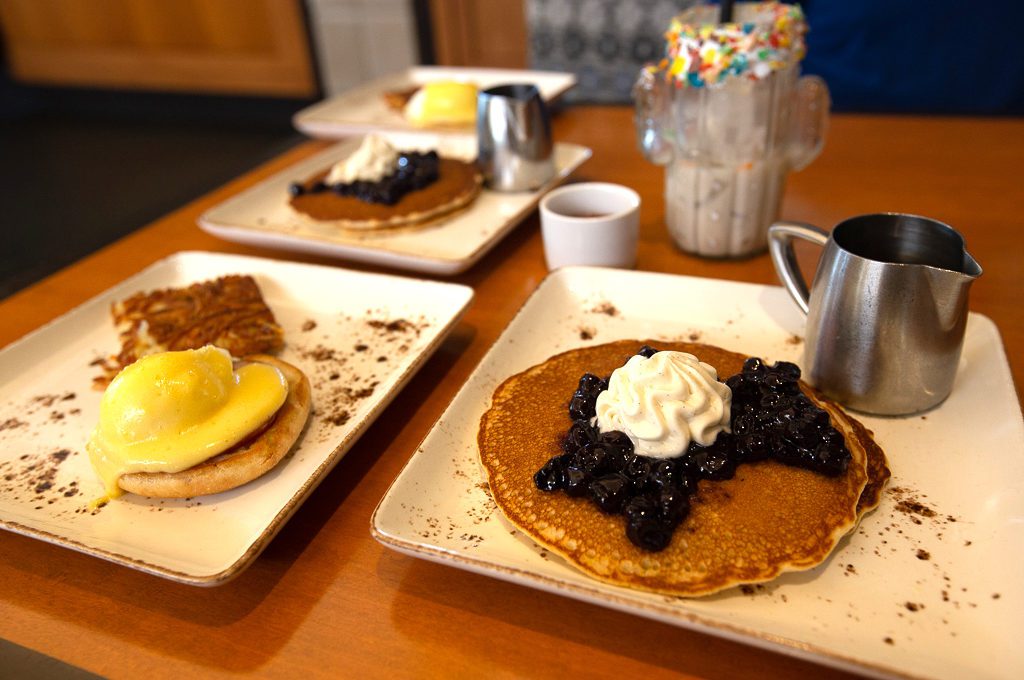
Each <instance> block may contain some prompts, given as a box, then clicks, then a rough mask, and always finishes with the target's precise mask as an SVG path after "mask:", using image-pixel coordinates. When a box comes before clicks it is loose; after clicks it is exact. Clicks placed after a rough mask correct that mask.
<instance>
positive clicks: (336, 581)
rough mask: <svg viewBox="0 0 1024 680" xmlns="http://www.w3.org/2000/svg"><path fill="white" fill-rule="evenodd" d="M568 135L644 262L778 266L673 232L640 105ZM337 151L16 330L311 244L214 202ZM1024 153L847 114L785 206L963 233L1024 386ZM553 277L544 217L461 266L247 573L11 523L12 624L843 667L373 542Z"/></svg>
mask: <svg viewBox="0 0 1024 680" xmlns="http://www.w3.org/2000/svg"><path fill="white" fill-rule="evenodd" d="M555 135H556V138H557V139H558V140H560V141H571V142H577V143H580V144H584V145H587V146H589V147H591V148H592V149H593V150H594V157H593V159H592V160H590V161H589V162H588V163H587V164H586V165H585V166H584V167H583V168H582V169H581V171H580V172H578V173H577V178H578V179H595V180H604V181H610V182H619V183H622V184H627V185H629V186H632V187H634V188H636V189H637V190H638V191H639V192H640V194H641V196H642V198H643V209H642V217H641V223H642V227H641V241H640V251H639V263H638V268H639V269H643V270H650V271H659V272H671V273H680V274H690V275H696V276H706V277H715V278H722V279H734V280H743V281H751V282H756V283H766V284H771V283H775V282H776V279H775V274H774V271H773V269H772V266H771V263H770V261H769V259H768V257H767V256H766V255H761V256H759V257H756V258H754V259H750V260H744V261H729V262H719V261H709V260H702V259H698V258H695V257H690V256H687V255H684V254H682V253H680V252H679V251H677V250H676V249H675V248H674V247H673V246H672V244H671V242H670V240H669V236H668V234H667V232H666V230H665V227H664V223H663V215H664V204H663V199H662V171H661V169H659V168H656V167H654V166H652V165H650V164H648V163H646V162H645V161H643V159H642V158H641V157H640V155H639V153H638V152H637V151H636V150H635V147H634V144H633V140H632V120H631V111H630V110H629V109H627V108H621V107H589V108H576V109H568V110H566V111H564V112H562V113H561V114H560V115H559V116H558V117H557V118H556V121H555ZM324 146H325V144H324V143H322V142H308V143H305V144H302V145H300V146H298V147H297V148H295V149H294V150H291V151H289V152H288V153H285V154H283V155H282V156H281V157H279V158H277V159H275V160H274V161H272V162H270V163H268V164H266V165H265V166H263V167H260V168H258V169H256V170H255V171H253V172H251V173H249V174H247V175H245V176H244V177H241V178H239V179H238V180H236V181H234V182H232V183H230V184H228V185H227V186H225V187H222V188H221V189H218V190H217V191H215V192H213V193H211V194H210V195H208V196H205V197H203V198H201V199H199V200H197V201H195V202H193V203H191V204H189V205H187V206H185V207H183V208H181V209H180V210H178V211H176V212H174V213H172V214H170V215H168V216H167V217H165V218H163V219H161V220H159V221H157V222H155V223H153V224H151V225H149V226H147V227H145V228H143V229H140V230H139V231H138V232H136V233H134V234H132V235H130V236H128V237H127V238H125V239H123V240H121V241H119V242H117V243H115V244H113V245H111V246H110V247H108V248H105V249H104V250H102V251H100V252H98V253H96V254H94V255H93V256H91V257H88V258H86V259H84V260H82V261H81V262H79V263H78V264H76V265H74V266H72V267H69V268H68V269H66V270H64V271H62V272H60V273H58V274H56V275H54V276H52V277H50V278H49V279H47V280H45V281H43V282H41V283H39V284H38V285H36V286H33V287H32V288H30V289H28V290H25V291H23V292H21V293H19V294H17V295H15V296H13V297H11V298H9V299H8V300H5V301H4V302H3V303H0V318H3V319H4V321H3V324H0V345H6V344H7V343H9V342H11V341H13V340H16V339H17V338H19V337H21V336H22V335H23V334H25V333H27V332H29V331H31V330H32V329H34V328H36V327H38V326H39V325H41V324H43V323H45V322H47V321H49V320H50V319H52V318H54V317H55V316H57V315H58V314H60V313H62V312H65V311H67V310H69V309H71V308H73V307H74V306H76V305H78V304H79V303H81V302H83V301H85V300H87V299H88V298H90V297H92V296H93V295H95V294H97V293H100V292H102V291H103V290H105V289H106V288H108V287H110V286H112V285H113V284H115V283H117V282H118V281H120V280H122V279H124V278H125V277H127V276H129V275H131V274H134V273H136V272H138V271H139V270H141V269H143V268H144V267H146V266H147V265H149V264H150V263H152V262H154V261H156V260H158V259H160V258H163V257H164V256H166V255H169V254H171V253H174V252H176V251H180V250H186V249H191V250H210V251H220V252H235V253H245V254H253V255H261V256H266V257H274V258H282V259H284V258H288V257H293V256H289V255H286V254H283V253H278V252H271V251H262V250H257V249H253V248H244V247H240V246H236V245H233V244H230V243H226V242H223V241H219V240H217V239H215V238H213V237H211V236H208V235H206V234H205V233H203V232H202V231H200V230H199V229H198V228H197V227H196V226H195V222H196V218H197V217H198V216H199V215H200V214H201V213H202V212H203V211H204V210H206V209H207V208H209V207H211V206H213V205H215V204H217V203H219V202H221V201H223V200H224V199H226V198H227V197H229V196H231V195H233V194H235V193H237V192H239V191H240V190H242V189H243V188H245V187H248V186H250V185H251V184H253V183H254V182H256V181H258V180H260V179H261V178H264V177H267V176H268V175H270V174H272V173H273V172H275V171H277V170H280V169H282V168H285V167H287V166H289V165H291V164H293V163H295V162H296V161H298V160H300V159H302V158H304V157H307V156H309V155H310V154H312V153H314V152H316V151H317V150H319V149H322V148H323V147H324ZM1022 157H1024V121H1021V120H983V119H947V118H938V119H923V118H896V117H869V116H835V117H834V119H833V123H832V128H831V132H830V133H829V138H828V142H827V145H826V148H825V151H824V153H823V154H822V155H821V157H820V158H819V159H818V160H817V161H816V162H815V163H814V164H812V165H811V166H810V167H809V168H808V169H807V170H804V171H803V172H800V173H796V174H794V175H793V176H792V177H791V178H790V181H789V185H788V189H787V192H786V198H785V203H784V205H783V211H782V213H783V216H784V217H785V218H787V219H794V220H801V221H807V222H811V223H815V224H819V225H822V226H827V225H832V224H835V223H836V222H837V221H839V220H840V219H842V218H844V217H847V216H851V215H855V214H860V213H867V212H876V211H888V210H892V211H901V212H910V213H918V214H923V215H928V216H931V217H935V218H938V219H940V220H943V221H945V222H947V223H949V224H952V225H954V226H955V227H956V228H958V229H959V230H961V231H962V233H963V234H964V235H965V237H966V239H967V243H968V246H969V248H970V250H971V252H972V253H973V254H974V255H975V257H976V258H977V259H978V261H979V262H980V263H981V265H982V266H983V267H984V269H985V274H984V276H983V277H982V278H981V279H980V280H979V281H978V282H977V283H976V284H975V286H974V287H973V289H972V292H971V308H972V310H973V311H976V312H980V313H982V314H985V315H987V316H989V317H990V318H992V319H993V320H994V321H995V323H996V324H997V326H998V327H999V329H1000V331H1001V333H1002V337H1003V341H1004V343H1005V345H1006V350H1007V354H1008V355H1009V357H1010V364H1011V366H1012V370H1013V376H1014V379H1015V382H1016V383H1017V384H1018V385H1020V384H1021V379H1022V377H1024V373H1022V371H1024V358H1022V357H1024V311H1022V305H1021V302H1020V300H1019V291H1018V288H1019V283H1020V271H1021V268H1020V257H1021V255H1020V253H1021V252H1022V251H1024V224H1022V219H1021V209H1022V208H1024V205H1022V202H1021V191H1020V184H1019V163H1020V159H1021V158H1022ZM802 257H803V258H804V259H809V258H813V253H810V252H808V253H805V254H803V255H802ZM293 259H300V260H304V261H310V262H323V263H328V264H330V262H327V261H325V260H317V259H316V258H311V257H297V256H295V257H294V258H293ZM335 264H336V263H335ZM344 266H346V267H354V268H360V269H363V268H364V267H359V266H358V265H350V264H345V265H344ZM366 269H372V268H366ZM545 274H546V271H545V267H544V261H543V252H542V247H541V240H540V235H539V229H538V221H537V216H536V215H535V214H534V215H532V216H531V217H529V218H528V219H527V220H526V221H525V223H524V224H522V225H521V226H520V227H519V228H518V229H516V231H515V232H514V233H512V234H511V235H510V236H509V237H508V238H506V239H505V240H504V241H503V242H502V243H500V244H499V245H498V246H497V247H496V248H495V249H494V251H492V252H491V253H490V254H489V255H488V256H486V257H485V258H484V259H483V260H482V261H481V262H480V263H479V264H477V265H476V266H475V267H474V268H473V269H471V270H470V271H469V272H467V273H465V274H463V275H461V276H458V277H456V278H455V280H457V281H459V282H461V283H465V284H468V285H470V286H472V287H473V288H474V289H475V290H476V298H475V300H474V302H473V303H472V305H471V307H470V308H469V310H468V312H467V313H466V315H465V317H464V318H463V320H462V321H461V323H460V324H459V325H458V327H457V328H456V329H455V331H454V333H453V334H452V336H450V338H449V339H448V340H447V341H446V342H445V343H444V344H443V346H442V347H441V348H440V350H439V351H438V352H437V354H436V355H435V356H434V357H433V358H432V359H430V361H429V362H428V363H427V364H426V365H425V366H424V367H423V369H422V370H421V371H420V372H419V374H418V375H417V376H416V377H415V378H414V379H413V380H412V382H411V383H410V384H409V385H408V386H407V387H406V389H405V390H404V391H403V392H402V393H401V394H400V395H399V396H398V398H397V399H396V400H395V401H394V402H393V403H392V404H391V405H390V406H389V407H388V409H387V410H386V411H385V412H384V414H383V415H382V416H381V417H380V419H379V420H378V421H377V422H376V424H375V425H373V426H372V427H371V428H370V429H369V430H368V431H367V432H366V433H365V434H364V435H363V437H362V438H361V439H360V440H359V442H358V443H357V444H356V445H355V446H354V447H353V448H352V449H351V451H350V452H349V453H348V454H347V455H346V457H345V458H344V459H343V460H342V461H341V462H340V463H339V464H338V466H337V467H336V468H335V469H334V471H333V472H332V473H331V474H330V475H329V476H328V477H327V479H326V480H325V481H324V482H323V483H322V485H321V486H320V487H319V488H318V489H317V491H316V492H314V493H313V495H312V496H311V497H310V498H309V500H308V501H307V502H306V503H305V505H304V506H303V507H302V508H301V509H300V510H299V511H298V513H297V514H296V515H295V516H294V517H293V518H292V519H291V520H290V522H289V523H288V524H287V526H286V527H285V528H284V529H283V530H282V532H281V534H280V535H279V536H278V537H277V538H276V539H275V540H274V541H273V542H272V543H271V544H270V546H269V547H268V548H267V550H266V551H265V552H264V553H263V554H262V555H261V556H260V557H259V558H258V559H257V560H256V561H255V563H254V564H253V565H252V566H251V567H250V568H249V569H248V570H247V571H246V572H245V573H243V574H242V575H241V576H240V577H239V578H237V579H236V580H234V581H232V582H230V583H228V584H227V585H224V586H222V587H218V588H215V589H202V588H194V587H190V586H185V585H179V584H175V583H172V582H169V581H164V580H161V579H158V578H155V577H152V576H147V575H144V574H141V573H136V572H134V571H130V570H128V569H125V568H121V567H118V566H113V565H110V564H108V563H106V562H103V561H100V560H98V559H95V558H92V557H87V556H84V555H80V554H78V553H74V552H71V551H68V550H64V549H61V548H57V547H53V546H50V545H47V544H45V543H42V542H40V541H36V540H31V539H28V538H23V537H21V536H17V535H14V534H10V533H7V532H0V621H2V622H3V623H2V624H0V634H2V636H3V637H4V638H6V639H7V640H9V641H11V642H14V643H17V644H19V645H22V646H25V647H28V648H30V649H34V650H38V651H40V652H43V653H45V654H47V655H50V656H53V657H57V658H58V659H61V660H64V661H66V662H68V663H70V664H73V665H75V666H79V667H82V668H85V669H87V670H89V671H92V672H95V673H99V674H102V675H113V676H125V675H129V674H135V673H146V674H147V675H160V676H172V675H174V676H180V677H188V676H191V675H193V674H197V673H198V674H202V675H233V674H237V673H255V674H260V675H267V676H292V675H299V674H312V675H318V676H324V675H329V676H335V675H343V676H355V675H356V674H367V675H370V676H384V675H386V676H393V675H399V676H422V675H440V674H443V675H454V676H461V677H466V676H485V675H486V676H488V677H522V676H565V675H566V674H583V673H586V674H590V675H609V676H616V677H619V676H621V677H649V676H651V675H667V674H669V673H674V672H675V673H683V674H689V675H692V676H698V677H732V676H746V675H752V674H753V675H758V676H763V677H779V678H782V677H794V676H798V675H804V674H812V673H813V674H815V676H816V677H829V676H835V677H839V676H842V675H843V674H842V673H839V672H837V671H831V670H828V669H824V668H821V667H817V666H814V665H812V664H809V663H806V662H803V661H800V660H796V659H793V658H790V657H787V656H784V655H781V654H776V653H772V652H769V651H764V650H761V649H756V648H753V647H748V646H745V645H742V644H738V643H734V642H729V641H726V640H722V639H719V638H717V637H711V636H707V635H702V634H699V633H694V632H689V631H686V630H683V629H679V628H675V627H672V626H669V625H663V624H659V623H655V622H652V621H649V620H646V619H642V618H638V617H633V616H630V615H627V614H621V613H618V612H615V611H612V610H609V609H605V608H602V607H598V606H592V605H588V604H583V603H580V602H577V601H575V600H570V599H566V598H561V597H555V596H551V595H547V594H544V593H541V592H539V591H536V590H533V589H530V588H525V587H521V586H516V585H512V584H508V583H505V582H502V581H498V580H495V579H492V578H488V577H485V576H477V575H474V574H470V573H467V572H463V571H457V570H454V569H451V568H448V567H445V566H440V565H436V564H433V563H428V562H424V561H421V560H417V559H413V558H410V557H406V556H403V555H400V554H397V553H394V552H392V551H390V550H387V549H385V548H383V547H382V546H381V545H379V544H378V543H376V542H375V541H374V540H373V539H372V538H371V536H370V532H369V520H370V515H371V513H372V512H373V509H374V507H375V506H376V504H377V502H378V501H379V500H380V498H381V497H382V495H383V494H384V493H385V492H386V490H387V488H388V486H389V484H390V483H391V481H392V479H394V478H395V476H396V475H397V474H398V473H399V472H400V471H401V469H402V467H403V466H404V465H405V463H406V461H407V460H408V459H409V456H410V455H411V454H412V452H413V451H414V450H415V448H416V446H417V444H418V443H419V442H420V440H421V439H422V438H423V437H424V436H425V435H426V434H427V432H428V430H429V429H430V427H431V425H432V424H433V423H434V421H435V420H436V419H437V418H438V416H439V415H440V414H441V412H442V411H443V410H444V408H445V406H446V405H447V404H448V402H449V401H450V400H451V399H452V397H453V396H454V395H455V393H456V391H457V390H458V389H459V387H460V386H461V385H462V383H463V382H464V381H465V380H466V378H467V377H468V376H469V374H470V372H471V371H472V370H473V368H474V367H475V366H476V365H477V363H478V362H479V361H480V359H481V358H482V357H483V355H484V353H485V352H486V351H487V349H488V348H489V347H490V346H491V344H492V343H493V342H494V340H495V339H496V338H497V337H498V335H499V334H500V333H501V331H502V329H503V328H504V327H505V325H506V324H507V323H508V321H509V320H510V319H511V318H512V316H513V315H514V313H515V312H516V310H517V309H518V308H519V306H520V305H521V304H522V303H523V301H524V300H525V299H526V297H527V296H528V295H529V293H530V292H531V291H532V290H533V289H534V288H535V287H536V286H537V284H538V283H539V282H540V281H541V279H542V278H543V277H544V276H545ZM1018 394H1019V388H1018Z"/></svg>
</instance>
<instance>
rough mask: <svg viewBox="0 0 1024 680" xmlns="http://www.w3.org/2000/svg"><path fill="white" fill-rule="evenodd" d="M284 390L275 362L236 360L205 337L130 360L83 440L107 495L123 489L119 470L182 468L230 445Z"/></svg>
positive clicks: (270, 411) (263, 417) (264, 417)
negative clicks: (193, 345) (199, 343)
mask: <svg viewBox="0 0 1024 680" xmlns="http://www.w3.org/2000/svg"><path fill="white" fill-rule="evenodd" d="M287 396H288V382H287V380H285V377H284V375H282V373H281V371H279V370H278V369H277V368H275V367H274V366H270V365H267V364H262V363H250V364H243V365H241V366H239V367H237V368H236V367H235V365H234V362H233V360H232V357H231V355H230V354H229V353H228V352H227V351H226V350H223V349H220V348H218V347H214V346H213V345H207V346H205V347H202V348H200V349H195V350H183V351H177V352H161V353H157V354H151V355H148V356H145V357H143V358H141V359H139V360H138V361H136V362H135V363H133V364H131V365H129V366H127V367H126V368H125V369H124V370H122V371H121V372H120V373H119V374H118V375H117V377H116V378H114V380H113V381H112V382H111V383H110V386H109V387H108V388H107V390H106V391H105V392H104V394H103V398H102V400H101V401H100V415H99V423H98V425H97V426H96V429H95V430H94V431H93V433H92V436H91V437H90V438H89V441H88V443H87V444H86V451H87V452H88V454H89V460H90V461H91V462H92V465H93V467H94V468H95V470H96V472H97V474H98V475H99V477H100V479H101V480H102V482H103V487H104V493H105V497H104V498H101V499H99V500H98V501H97V503H102V502H105V501H106V500H107V499H110V498H116V497H117V496H120V495H121V494H122V493H123V491H122V489H121V488H120V487H119V486H118V480H119V479H120V477H121V475H124V474H127V473H130V472H180V471H182V470H186V469H188V468H190V467H193V466H195V465H198V464H199V463H202V462H203V461H205V460H208V459H209V458H211V457H213V456H215V455H217V454H219V453H223V452H225V451H227V450H228V449H230V448H231V447H233V446H234V445H235V444H237V443H239V442H240V441H242V440H244V439H245V438H246V437H247V436H248V435H249V434H250V433H252V432H254V431H256V430H257V429H258V428H259V427H260V426H261V425H262V424H263V423H264V422H266V421H268V420H269V419H270V418H271V417H272V416H273V415H274V414H275V413H276V412H277V410H278V409H279V408H280V407H281V405H282V404H283V403H284V401H285V399H286V398H287Z"/></svg>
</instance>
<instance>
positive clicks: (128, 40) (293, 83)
mask: <svg viewBox="0 0 1024 680" xmlns="http://www.w3.org/2000/svg"><path fill="white" fill-rule="evenodd" d="M0 28H2V29H3V33H4V42H5V46H6V49H7V57H8V63H9V67H10V71H11V75H12V77H14V78H15V79H17V80H19V81H22V82H26V83H32V84H47V85H73V86H83V87H101V88H115V89H117V88H124V89H146V90H164V91H177V92H194V93H210V94H244V95H260V96H278V97H312V96H315V95H316V94H317V89H318V88H317V83H316V76H315V71H314V68H313V62H312V58H311V56H310V43H309V37H308V35H307V32H306V26H305V19H304V16H303V8H302V3H301V1H300V0H88V1H83V0H0Z"/></svg>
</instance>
